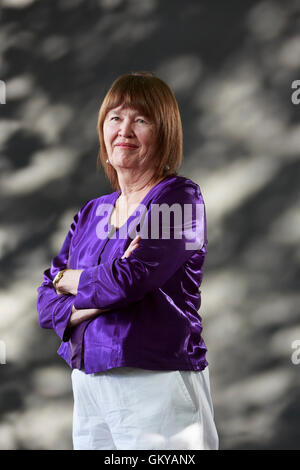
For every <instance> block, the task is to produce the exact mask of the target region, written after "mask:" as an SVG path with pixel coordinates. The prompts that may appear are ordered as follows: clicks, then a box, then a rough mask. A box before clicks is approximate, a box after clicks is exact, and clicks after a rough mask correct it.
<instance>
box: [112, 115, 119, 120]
mask: <svg viewBox="0 0 300 470" xmlns="http://www.w3.org/2000/svg"><path fill="white" fill-rule="evenodd" d="M118 119H119V116H112V118H111V121H117V120H118Z"/></svg>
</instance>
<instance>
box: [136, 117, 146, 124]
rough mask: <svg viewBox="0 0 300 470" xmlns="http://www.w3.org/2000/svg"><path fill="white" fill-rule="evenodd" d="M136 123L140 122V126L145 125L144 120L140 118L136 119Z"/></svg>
mask: <svg viewBox="0 0 300 470" xmlns="http://www.w3.org/2000/svg"><path fill="white" fill-rule="evenodd" d="M137 121H138V122H140V123H141V124H144V123H146V121H145V120H144V119H142V118H138V119H137Z"/></svg>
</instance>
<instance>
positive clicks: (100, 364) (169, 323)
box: [37, 175, 208, 374]
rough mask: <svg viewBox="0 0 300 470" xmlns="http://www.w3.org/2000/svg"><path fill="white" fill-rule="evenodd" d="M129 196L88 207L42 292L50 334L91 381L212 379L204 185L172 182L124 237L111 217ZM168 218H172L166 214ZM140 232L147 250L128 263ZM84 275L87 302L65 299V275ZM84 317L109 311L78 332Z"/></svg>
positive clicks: (82, 293) (41, 310)
mask: <svg viewBox="0 0 300 470" xmlns="http://www.w3.org/2000/svg"><path fill="white" fill-rule="evenodd" d="M119 195H120V191H115V192H113V193H111V194H106V195H104V196H101V197H99V198H95V199H92V200H90V201H88V202H86V203H85V204H84V205H83V207H82V208H81V209H80V210H79V212H78V213H77V214H76V215H75V216H74V219H73V222H72V224H71V226H70V229H69V232H68V234H67V236H66V238H65V240H64V243H63V245H62V248H61V250H60V252H59V253H58V255H57V256H56V257H55V258H54V259H53V260H52V263H51V267H50V268H49V269H47V270H46V271H44V274H43V282H42V284H41V286H40V287H39V288H38V289H37V291H38V297H37V310H38V317H39V324H40V326H41V327H42V328H51V329H53V330H55V332H56V333H57V334H58V336H59V337H60V338H61V340H62V343H61V346H60V348H59V350H58V354H59V355H60V356H61V357H62V358H63V359H64V360H65V361H66V362H67V363H68V364H69V366H70V367H71V368H76V369H81V368H83V367H84V370H85V372H86V373H87V374H89V373H95V372H101V371H105V370H107V369H110V368H114V367H122V366H127V367H138V368H143V369H150V370H202V369H204V368H205V367H206V366H207V365H208V362H207V361H206V352H207V348H206V346H205V343H204V341H203V339H202V336H201V333H202V325H201V317H200V315H199V313H198V310H199V308H200V304H201V296H200V290H199V288H200V285H201V281H202V276H203V264H204V260H205V255H206V252H207V232H206V216H205V205H204V201H203V198H202V195H201V191H200V188H199V186H198V185H197V184H196V183H194V182H193V181H191V180H190V179H187V178H185V177H183V176H178V175H170V176H168V177H166V178H165V179H164V180H162V181H160V182H159V183H157V184H156V185H155V186H154V187H152V188H151V189H150V191H149V192H148V193H147V194H146V196H145V197H144V199H143V201H142V202H141V203H140V205H139V207H138V208H137V209H136V211H135V212H134V213H133V214H132V215H131V216H130V217H129V219H128V220H127V222H126V223H125V224H124V225H123V226H122V227H120V228H119V229H116V228H115V227H113V226H112V225H111V224H110V215H111V213H112V210H113V207H114V204H115V202H116V200H117V198H118V197H119ZM163 209H164V210H163ZM137 233H140V235H141V241H140V243H139V246H138V248H136V249H135V250H134V251H133V252H132V254H131V255H130V256H129V257H128V258H122V255H123V254H124V252H125V250H126V249H127V247H128V246H129V244H130V242H131V241H132V239H133V238H134V237H135V235H136V234H137ZM65 268H71V269H83V270H84V271H83V272H82V273H81V276H80V280H79V285H78V292H77V295H75V296H74V295H58V294H57V293H56V291H55V289H54V287H53V285H52V281H53V279H54V277H55V275H56V274H57V273H58V271H60V270H62V269H65ZM73 304H74V305H75V307H76V309H87V308H100V309H109V310H107V311H106V312H103V313H101V314H100V315H99V316H98V317H96V318H93V319H90V320H86V321H84V322H82V323H81V324H79V325H77V326H76V327H73V328H70V327H68V322H69V318H70V315H71V310H72V306H73Z"/></svg>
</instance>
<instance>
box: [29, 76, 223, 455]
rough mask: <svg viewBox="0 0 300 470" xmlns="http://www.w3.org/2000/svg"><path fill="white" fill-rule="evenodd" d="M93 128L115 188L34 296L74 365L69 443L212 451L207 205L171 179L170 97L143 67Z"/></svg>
mask: <svg viewBox="0 0 300 470" xmlns="http://www.w3.org/2000/svg"><path fill="white" fill-rule="evenodd" d="M98 132H99V140H100V153H99V158H100V162H101V163H102V165H103V166H104V169H105V172H106V175H107V177H108V179H109V181H110V182H111V184H112V187H113V188H114V189H115V191H114V192H113V193H111V194H108V195H104V196H101V197H99V198H95V199H93V200H91V201H88V202H87V203H86V204H84V206H83V207H82V208H81V209H80V210H79V212H78V213H77V214H76V215H75V217H74V220H73V223H72V225H71V227H70V230H69V233H68V235H67V237H66V239H65V241H64V243H63V246H62V248H61V251H60V253H59V254H58V256H56V257H55V258H54V259H53V261H52V264H51V268H50V269H47V270H46V271H45V272H44V281H43V283H42V285H41V286H40V287H39V288H38V300H37V308H38V313H39V323H40V325H41V327H43V328H52V329H54V330H55V331H56V333H57V334H58V335H59V337H60V338H61V339H62V344H61V347H60V348H59V350H58V354H60V355H61V357H62V358H64V359H65V361H66V362H67V363H68V364H69V366H70V367H71V368H72V369H73V372H72V385H73V393H74V414H73V445H74V449H106V450H108V449H123V450H124V449H132V450H135V449H217V448H218V436H217V432H216V428H215V424H214V420H213V408H212V403H211V397H210V386H209V372H208V363H207V361H206V357H205V356H206V351H207V349H206V346H205V343H204V341H203V339H202V337H201V332H202V326H201V318H200V316H199V314H198V309H199V307H200V303H201V301H200V291H199V286H200V284H201V281H202V275H203V264H204V259H205V255H206V251H207V250H206V245H207V239H206V221H205V208H204V202H203V199H202V195H201V192H200V188H199V186H198V185H197V184H196V183H194V182H193V181H191V180H190V179H187V178H185V177H183V176H178V174H177V171H178V169H179V167H180V165H181V161H182V128H181V120H180V114H179V110H178V105H177V102H176V99H175V97H174V95H173V93H172V91H171V90H170V88H169V87H168V86H167V85H166V84H165V83H164V82H163V81H162V80H160V79H159V78H157V77H154V76H153V75H152V74H149V73H146V72H141V73H132V74H127V75H123V76H121V77H119V78H118V79H117V80H116V81H115V82H114V83H113V84H112V86H111V88H110V90H109V91H108V93H107V95H106V97H105V99H104V101H103V103H102V106H101V108H100V111H99V118H98Z"/></svg>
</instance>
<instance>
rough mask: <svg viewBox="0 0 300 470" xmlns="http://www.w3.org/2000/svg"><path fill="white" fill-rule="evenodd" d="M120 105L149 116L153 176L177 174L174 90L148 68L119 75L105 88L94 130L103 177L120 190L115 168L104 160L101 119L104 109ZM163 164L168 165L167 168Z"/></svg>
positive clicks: (178, 128) (178, 132)
mask: <svg viewBox="0 0 300 470" xmlns="http://www.w3.org/2000/svg"><path fill="white" fill-rule="evenodd" d="M120 105H125V106H127V107H129V108H133V109H137V110H138V111H139V112H140V113H141V114H144V115H145V116H146V117H148V118H149V119H151V120H152V121H153V123H154V127H155V130H156V135H155V137H156V151H155V154H154V155H153V167H154V169H155V172H154V177H153V179H154V180H158V179H160V178H161V177H162V176H167V175H171V174H177V171H178V169H179V167H180V166H181V163H182V124H181V118H180V113H179V109H178V104H177V101H176V98H175V96H174V93H173V92H172V90H171V89H170V88H169V86H168V85H167V84H166V83H165V82H164V81H163V80H161V79H160V78H158V77H155V76H154V75H153V74H152V73H149V72H134V73H130V74H125V75H121V76H120V77H119V78H117V79H116V80H115V81H114V82H113V84H112V86H111V87H110V89H109V90H108V92H107V94H106V96H105V98H104V100H103V103H102V105H101V107H100V110H99V116H98V123H97V130H98V134H99V142H100V150H99V155H98V163H101V164H102V166H103V168H104V171H105V174H106V177H107V178H108V180H109V182H110V183H111V185H112V187H113V188H114V189H115V190H119V189H120V187H119V182H118V176H117V172H116V170H115V169H114V168H113V166H112V165H108V164H107V163H106V160H107V158H108V157H107V152H106V147H105V143H104V136H103V123H104V120H105V117H106V115H107V113H108V112H109V111H110V110H111V109H114V108H116V107H118V106H120ZM166 166H167V167H168V168H166Z"/></svg>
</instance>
